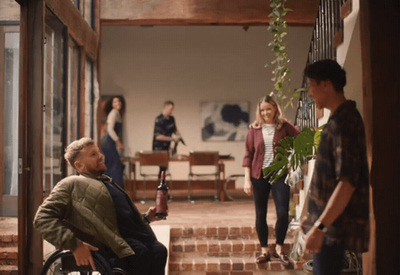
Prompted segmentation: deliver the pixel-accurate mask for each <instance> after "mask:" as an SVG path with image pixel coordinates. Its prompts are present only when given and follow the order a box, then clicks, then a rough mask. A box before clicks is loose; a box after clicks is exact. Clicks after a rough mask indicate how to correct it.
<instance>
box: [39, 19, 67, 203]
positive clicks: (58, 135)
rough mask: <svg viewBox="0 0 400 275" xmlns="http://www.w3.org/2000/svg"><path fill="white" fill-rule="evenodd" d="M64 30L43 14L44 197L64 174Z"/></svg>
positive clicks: (59, 23) (59, 24) (58, 23)
mask: <svg viewBox="0 0 400 275" xmlns="http://www.w3.org/2000/svg"><path fill="white" fill-rule="evenodd" d="M64 40H65V39H64V26H63V25H62V24H61V22H60V21H59V20H58V19H57V18H56V17H55V16H53V15H52V14H51V12H47V13H46V28H45V43H44V60H43V62H44V79H43V83H44V92H43V139H44V140H43V168H44V170H43V192H44V196H47V195H48V194H49V193H50V191H51V189H53V187H54V186H55V184H57V182H59V181H60V180H61V179H62V177H63V176H64V175H63V172H64V169H63V168H64V157H63V148H64V142H65V140H64V136H65V134H64V132H65V124H64V121H65V115H64V114H65V108H64V106H65V104H64V68H65V63H64V55H65V54H64V47H65V43H64Z"/></svg>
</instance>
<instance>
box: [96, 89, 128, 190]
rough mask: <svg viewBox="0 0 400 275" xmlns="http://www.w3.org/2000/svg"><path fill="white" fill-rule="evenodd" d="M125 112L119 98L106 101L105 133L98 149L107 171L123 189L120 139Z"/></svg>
mask: <svg viewBox="0 0 400 275" xmlns="http://www.w3.org/2000/svg"><path fill="white" fill-rule="evenodd" d="M124 111H125V101H124V98H123V97H121V96H114V97H112V98H111V99H110V100H109V101H107V103H106V106H105V112H106V114H108V115H107V132H106V134H105V135H104V136H103V137H102V139H101V142H100V148H101V150H102V152H103V154H104V158H105V164H106V166H107V171H106V172H105V173H104V174H106V175H108V176H110V177H111V178H112V179H113V180H114V181H115V183H116V184H118V185H119V186H121V187H122V188H124V165H123V164H122V161H121V159H120V154H121V153H122V151H123V150H124V145H123V143H122V141H121V137H122V114H123V113H124Z"/></svg>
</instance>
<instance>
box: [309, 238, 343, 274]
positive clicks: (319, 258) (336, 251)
mask: <svg viewBox="0 0 400 275" xmlns="http://www.w3.org/2000/svg"><path fill="white" fill-rule="evenodd" d="M344 251H345V249H344V247H343V246H341V245H327V244H326V243H325V241H324V244H323V245H322V248H321V251H320V252H319V253H317V254H315V255H314V259H313V274H314V275H340V274H341V271H342V269H343V261H344Z"/></svg>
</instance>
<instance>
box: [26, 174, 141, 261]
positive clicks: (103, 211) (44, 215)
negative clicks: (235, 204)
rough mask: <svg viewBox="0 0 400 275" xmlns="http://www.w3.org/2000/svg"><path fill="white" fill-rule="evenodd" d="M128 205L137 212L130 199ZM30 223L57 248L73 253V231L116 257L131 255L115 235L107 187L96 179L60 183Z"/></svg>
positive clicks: (75, 238)
mask: <svg viewBox="0 0 400 275" xmlns="http://www.w3.org/2000/svg"><path fill="white" fill-rule="evenodd" d="M114 185H115V186H116V187H117V188H119V186H117V185H116V184H114ZM119 189H120V190H122V189H121V188H119ZM122 191H123V190H122ZM124 193H125V192H124ZM125 194H126V193H125ZM126 196H128V195H127V194H126ZM129 202H130V203H131V205H132V208H133V209H134V211H138V210H137V208H136V207H135V206H134V204H133V203H132V201H131V200H130V199H129ZM33 223H34V226H35V228H36V229H37V230H38V231H39V232H40V233H41V234H42V236H43V238H44V239H45V240H47V241H48V242H50V243H51V244H53V245H54V246H55V247H56V248H58V249H68V250H71V251H74V250H75V249H76V247H77V246H78V245H80V243H81V242H82V240H80V239H79V238H78V236H77V232H83V233H84V234H85V235H90V236H92V237H93V239H95V240H97V241H98V242H100V243H101V244H103V245H105V246H107V247H109V248H111V249H112V250H113V251H114V253H115V254H117V255H118V257H120V258H122V257H126V256H130V255H133V254H135V252H134V251H133V250H132V248H131V247H130V246H129V245H128V243H127V242H126V241H125V240H124V239H123V238H122V237H121V236H120V234H119V230H118V223H117V217H116V212H115V207H114V203H113V200H112V198H111V195H110V193H109V192H108V190H107V187H106V186H105V185H104V183H102V182H101V181H99V180H97V179H93V178H90V177H86V176H81V175H80V176H69V177H67V178H65V179H63V180H62V181H60V182H59V183H58V184H57V185H56V186H55V187H54V189H53V190H52V191H51V193H50V195H49V196H48V197H47V198H46V199H45V201H44V202H43V204H42V205H41V206H40V207H39V209H38V211H37V213H36V216H35V219H34V222H33ZM72 228H75V229H77V230H72ZM84 241H86V242H88V241H87V240H84ZM89 243H90V242H89Z"/></svg>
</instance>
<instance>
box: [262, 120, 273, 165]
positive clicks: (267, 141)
mask: <svg viewBox="0 0 400 275" xmlns="http://www.w3.org/2000/svg"><path fill="white" fill-rule="evenodd" d="M274 134H275V125H274V124H263V125H262V135H263V138H264V146H265V150H264V161H263V166H262V167H263V168H265V167H268V166H269V165H270V164H271V162H272V161H273V160H274V147H273V143H274Z"/></svg>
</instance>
